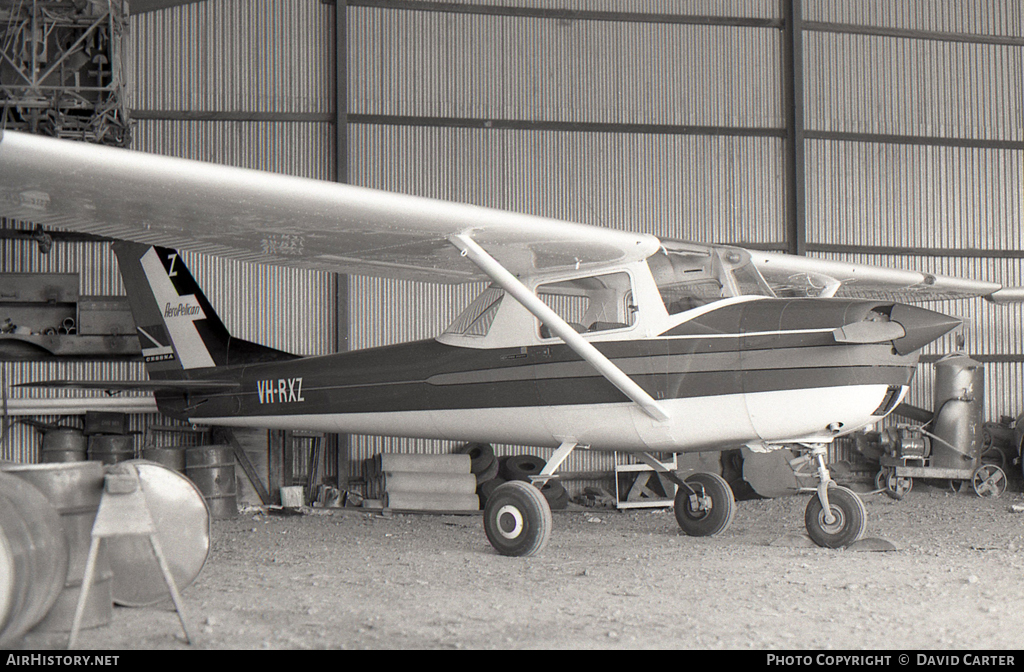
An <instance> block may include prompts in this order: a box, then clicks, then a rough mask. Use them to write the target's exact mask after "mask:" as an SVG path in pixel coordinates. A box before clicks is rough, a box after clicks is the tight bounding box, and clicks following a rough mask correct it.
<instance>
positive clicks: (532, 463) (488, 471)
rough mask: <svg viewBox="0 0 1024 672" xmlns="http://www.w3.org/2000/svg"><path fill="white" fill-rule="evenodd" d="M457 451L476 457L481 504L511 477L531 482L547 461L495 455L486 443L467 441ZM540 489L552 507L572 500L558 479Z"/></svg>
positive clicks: (536, 458)
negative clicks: (532, 477)
mask: <svg viewBox="0 0 1024 672" xmlns="http://www.w3.org/2000/svg"><path fill="white" fill-rule="evenodd" d="M456 452H460V453H465V454H467V455H469V456H470V457H471V458H472V460H473V466H472V470H473V473H474V474H476V477H477V491H476V492H477V495H478V496H479V497H480V506H481V507H483V506H486V505H487V499H488V498H489V497H490V496H491V495H492V494H493V493H494V491H495V489H497V487H498V486H499V485H501V484H503V483H507V482H509V481H524V482H526V483H530V482H531V479H530V477H531V476H536V475H537V474H539V473H540V472H541V470H542V469H544V465H545V464H547V463H546V462H545V461H544V460H543V459H541V458H539V457H536V456H535V455H511V456H505V457H495V455H494V449H493V448H492V447H491V445H490V444H487V443H467V444H465V445H464V446H460V447H459V448H457V449H456ZM540 492H541V494H542V495H544V498H545V499H546V500H547V502H548V506H549V507H550V508H551V509H552V510H553V511H558V510H562V509H564V508H565V507H566V506H567V505H568V504H569V493H568V491H566V489H565V487H564V486H563V485H562V484H561V483H559V482H558V481H557V480H555V479H552V480H549V481H548V482H547V483H545V484H544V485H543V486H541V487H540Z"/></svg>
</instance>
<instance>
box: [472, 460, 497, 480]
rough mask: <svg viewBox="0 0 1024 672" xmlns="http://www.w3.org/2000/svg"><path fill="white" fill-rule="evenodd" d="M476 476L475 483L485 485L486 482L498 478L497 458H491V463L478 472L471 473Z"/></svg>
mask: <svg viewBox="0 0 1024 672" xmlns="http://www.w3.org/2000/svg"><path fill="white" fill-rule="evenodd" d="M473 473H474V474H475V475H476V482H477V483H486V482H487V481H490V480H493V479H495V478H497V477H498V458H497V457H495V456H493V455H492V456H491V461H490V462H489V463H488V464H487V465H486V466H485V467H484V468H483V469H481V470H480V471H479V472H476V471H474V472H473Z"/></svg>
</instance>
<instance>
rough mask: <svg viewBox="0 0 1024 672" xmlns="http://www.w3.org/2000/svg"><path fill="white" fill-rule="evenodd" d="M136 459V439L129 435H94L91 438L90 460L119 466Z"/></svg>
mask: <svg viewBox="0 0 1024 672" xmlns="http://www.w3.org/2000/svg"><path fill="white" fill-rule="evenodd" d="M134 457H135V442H134V438H133V437H131V436H129V435H127V434H93V435H92V436H90V437H89V459H90V460H96V461H99V462H102V463H103V464H117V463H118V462H124V461H125V460H131V459H133V458H134Z"/></svg>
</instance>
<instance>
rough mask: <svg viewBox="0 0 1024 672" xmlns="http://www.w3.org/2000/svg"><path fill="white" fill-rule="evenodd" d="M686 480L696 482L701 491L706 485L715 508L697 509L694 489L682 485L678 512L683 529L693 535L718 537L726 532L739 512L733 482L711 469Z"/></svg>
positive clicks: (705, 488)
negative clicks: (692, 500)
mask: <svg viewBox="0 0 1024 672" xmlns="http://www.w3.org/2000/svg"><path fill="white" fill-rule="evenodd" d="M684 480H685V481H686V482H687V483H689V484H691V485H692V486H693V488H694V490H696V491H697V494H698V495H700V493H701V487H700V486H703V491H704V493H705V494H706V495H708V496H709V497H711V510H710V511H693V509H691V508H690V493H689V492H687V491H686V489H685V488H678V489H677V490H676V499H675V514H676V522H677V523H679V529H681V530H682V531H683V532H684V533H685V534H687V535H688V536H691V537H714V536H715V535H718V534H721V533H722V532H725V531H726V530H727V529H728V528H729V524H730V523H732V517H733V514H734V513H735V512H736V500H735V498H734V497H733V494H732V488H730V487H729V484H728V483H727V482H726V481H725V479H724V478H722V477H721V476H719V475H718V474H708V473H697V474H692V475H690V476H689V477H687V478H686V479H684Z"/></svg>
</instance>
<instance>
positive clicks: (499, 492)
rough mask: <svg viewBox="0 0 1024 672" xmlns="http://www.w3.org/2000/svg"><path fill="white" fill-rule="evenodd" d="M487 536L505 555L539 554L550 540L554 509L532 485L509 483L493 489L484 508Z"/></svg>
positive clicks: (518, 482) (521, 482) (519, 482)
mask: <svg viewBox="0 0 1024 672" xmlns="http://www.w3.org/2000/svg"><path fill="white" fill-rule="evenodd" d="M484 532H485V533H486V534H487V540H488V541H489V542H491V546H493V547H494V550H496V551H498V553H501V554H502V555H510V556H527V555H534V554H536V553H539V552H540V551H541V550H543V548H544V547H545V546H546V545H547V543H548V538H549V537H550V536H551V508H550V507H549V506H548V501H547V499H545V497H544V495H543V494H541V492H540V490H538V489H537V488H536V487H534V486H533V485H531V484H529V483H526V482H524V481H509V482H508V483H503V484H501V485H500V486H498V487H497V488H495V489H494V492H493V493H491V496H490V497H488V498H487V505H486V507H485V508H484Z"/></svg>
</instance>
